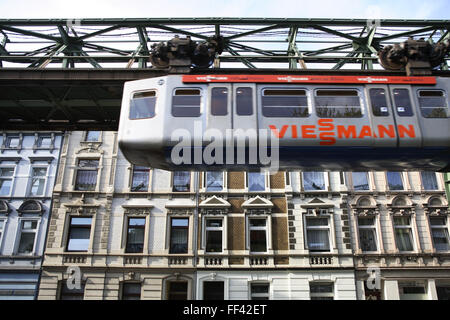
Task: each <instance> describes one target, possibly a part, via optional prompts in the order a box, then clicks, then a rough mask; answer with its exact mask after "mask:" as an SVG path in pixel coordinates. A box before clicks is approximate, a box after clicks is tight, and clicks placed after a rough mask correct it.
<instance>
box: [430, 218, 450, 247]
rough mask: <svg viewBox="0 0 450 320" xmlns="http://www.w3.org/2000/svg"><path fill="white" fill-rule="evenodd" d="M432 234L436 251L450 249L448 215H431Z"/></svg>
mask: <svg viewBox="0 0 450 320" xmlns="http://www.w3.org/2000/svg"><path fill="white" fill-rule="evenodd" d="M430 227H431V235H432V237H433V244H434V247H435V248H436V251H449V250H450V245H449V237H448V227H447V218H446V217H430Z"/></svg>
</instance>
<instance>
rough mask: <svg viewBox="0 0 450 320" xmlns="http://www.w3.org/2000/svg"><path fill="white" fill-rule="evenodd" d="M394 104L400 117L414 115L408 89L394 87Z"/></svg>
mask: <svg viewBox="0 0 450 320" xmlns="http://www.w3.org/2000/svg"><path fill="white" fill-rule="evenodd" d="M394 104H395V109H396V110H397V115H398V116H400V117H411V116H413V111H412V106H411V99H410V98H409V90H408V89H394Z"/></svg>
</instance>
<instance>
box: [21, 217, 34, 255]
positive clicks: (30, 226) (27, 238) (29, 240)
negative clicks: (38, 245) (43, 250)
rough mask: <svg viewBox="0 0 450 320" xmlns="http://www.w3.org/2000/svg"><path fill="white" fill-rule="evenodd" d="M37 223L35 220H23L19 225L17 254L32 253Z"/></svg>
mask: <svg viewBox="0 0 450 320" xmlns="http://www.w3.org/2000/svg"><path fill="white" fill-rule="evenodd" d="M37 225H38V222H37V221H36V220H23V221H22V222H21V224H20V241H19V249H18V250H17V253H18V254H30V253H32V252H33V248H34V241H35V238H36V231H37Z"/></svg>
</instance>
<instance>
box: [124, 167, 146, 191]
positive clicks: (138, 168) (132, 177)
mask: <svg viewBox="0 0 450 320" xmlns="http://www.w3.org/2000/svg"><path fill="white" fill-rule="evenodd" d="M144 168H145V169H144ZM135 172H147V181H146V184H147V185H146V188H145V190H133V187H134V186H133V184H134V178H135V176H134V174H135ZM150 176H151V168H149V167H144V166H136V165H132V166H131V174H130V185H129V189H130V192H138V193H140V192H149V188H150Z"/></svg>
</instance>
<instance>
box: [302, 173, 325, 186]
mask: <svg viewBox="0 0 450 320" xmlns="http://www.w3.org/2000/svg"><path fill="white" fill-rule="evenodd" d="M303 187H304V189H305V190H325V179H324V174H323V172H303Z"/></svg>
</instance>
